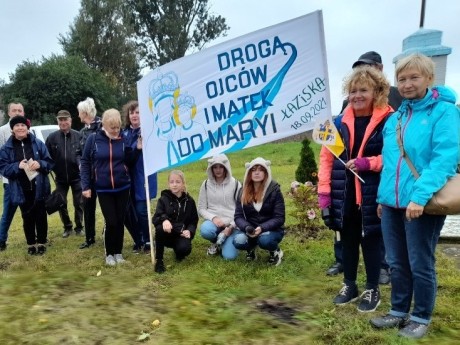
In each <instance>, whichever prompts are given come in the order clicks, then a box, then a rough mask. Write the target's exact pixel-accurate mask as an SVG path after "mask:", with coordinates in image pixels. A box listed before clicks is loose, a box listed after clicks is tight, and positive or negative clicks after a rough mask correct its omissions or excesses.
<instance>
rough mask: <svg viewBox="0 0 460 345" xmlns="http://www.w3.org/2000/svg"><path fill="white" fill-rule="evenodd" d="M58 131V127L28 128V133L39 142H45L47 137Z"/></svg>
mask: <svg viewBox="0 0 460 345" xmlns="http://www.w3.org/2000/svg"><path fill="white" fill-rule="evenodd" d="M58 129H59V126H58V125H40V126H32V127H30V131H31V132H32V134H33V135H35V136H36V137H37V139H40V140H41V141H43V142H45V141H46V138H48V135H50V134H51V133H53V132H55V131H57V130H58Z"/></svg>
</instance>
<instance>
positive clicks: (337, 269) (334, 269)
mask: <svg viewBox="0 0 460 345" xmlns="http://www.w3.org/2000/svg"><path fill="white" fill-rule="evenodd" d="M342 272H343V266H342V264H341V263H340V262H336V263H335V264H333V265H332V266H331V267H329V268H328V269H327V271H326V275H328V276H336V275H337V274H339V273H342Z"/></svg>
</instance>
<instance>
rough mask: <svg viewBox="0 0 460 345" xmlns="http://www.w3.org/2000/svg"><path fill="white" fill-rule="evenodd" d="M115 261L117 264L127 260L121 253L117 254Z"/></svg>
mask: <svg viewBox="0 0 460 345" xmlns="http://www.w3.org/2000/svg"><path fill="white" fill-rule="evenodd" d="M115 261H116V262H117V264H122V263H124V262H126V260H125V259H123V255H121V254H115Z"/></svg>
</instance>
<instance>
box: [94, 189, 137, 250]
mask: <svg viewBox="0 0 460 345" xmlns="http://www.w3.org/2000/svg"><path fill="white" fill-rule="evenodd" d="M97 196H98V197H99V205H100V206H101V211H102V214H103V215H104V220H105V232H104V243H105V253H106V255H114V254H121V251H122V249H123V235H124V231H125V228H124V220H125V215H126V209H127V206H128V200H129V189H125V190H122V191H120V192H113V193H98V194H97Z"/></svg>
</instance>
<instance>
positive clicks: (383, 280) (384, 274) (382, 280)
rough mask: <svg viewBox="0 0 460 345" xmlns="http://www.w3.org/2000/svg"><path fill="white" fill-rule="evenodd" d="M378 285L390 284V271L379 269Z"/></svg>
mask: <svg viewBox="0 0 460 345" xmlns="http://www.w3.org/2000/svg"><path fill="white" fill-rule="evenodd" d="M379 284H380V285H387V284H390V270H389V269H388V268H381V269H380V276H379Z"/></svg>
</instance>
